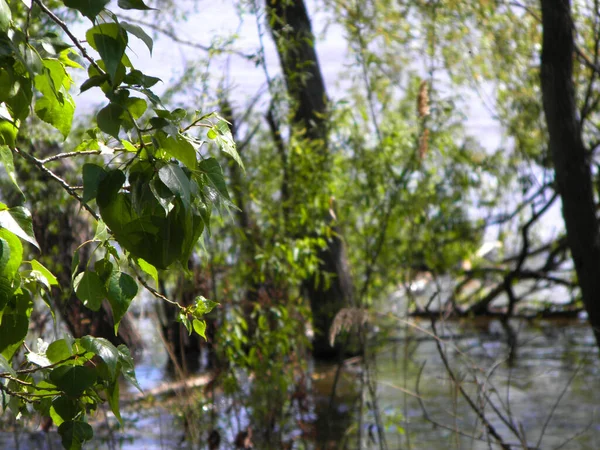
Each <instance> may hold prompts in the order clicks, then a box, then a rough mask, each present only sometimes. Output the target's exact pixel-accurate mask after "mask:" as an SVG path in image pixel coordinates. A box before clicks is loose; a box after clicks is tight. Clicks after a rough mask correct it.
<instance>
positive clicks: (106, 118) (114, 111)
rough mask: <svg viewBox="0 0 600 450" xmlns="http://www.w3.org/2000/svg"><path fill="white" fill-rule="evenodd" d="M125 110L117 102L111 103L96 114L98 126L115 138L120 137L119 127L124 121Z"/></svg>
mask: <svg viewBox="0 0 600 450" xmlns="http://www.w3.org/2000/svg"><path fill="white" fill-rule="evenodd" d="M124 111H125V110H124V109H123V107H122V106H120V105H117V104H116V103H109V104H108V105H107V106H105V107H104V108H102V109H101V110H100V111H99V112H98V114H97V115H96V121H97V122H98V128H100V129H101V130H102V131H103V132H105V133H106V134H109V135H111V136H112V137H114V138H115V139H119V129H120V128H121V125H122V123H123V119H122V118H121V115H122V114H123V112H124Z"/></svg>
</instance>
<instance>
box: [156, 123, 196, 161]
mask: <svg viewBox="0 0 600 450" xmlns="http://www.w3.org/2000/svg"><path fill="white" fill-rule="evenodd" d="M155 137H156V140H157V141H158V143H159V145H160V147H161V148H162V149H163V150H164V151H166V152H167V153H168V154H169V155H171V156H172V157H173V158H177V159H178V160H180V161H181V162H183V164H185V165H186V167H187V168H189V169H190V170H194V169H195V168H196V163H197V160H196V149H195V148H194V146H193V145H192V144H191V143H190V142H189V141H188V140H187V139H186V138H185V137H184V136H182V135H181V134H176V135H175V136H169V135H167V133H165V132H164V131H158V132H157V133H156V134H155Z"/></svg>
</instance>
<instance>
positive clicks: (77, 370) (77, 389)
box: [49, 366, 97, 397]
mask: <svg viewBox="0 0 600 450" xmlns="http://www.w3.org/2000/svg"><path fill="white" fill-rule="evenodd" d="M49 378H50V381H51V382H52V383H54V384H55V385H56V386H57V387H58V388H59V389H60V390H61V391H63V392H64V393H65V394H67V395H68V396H69V397H80V396H81V395H82V394H83V393H84V392H85V390H86V389H89V388H90V387H92V386H93V385H94V384H95V383H96V379H97V374H96V369H94V368H92V367H88V366H59V367H57V368H55V369H53V370H52V372H50V375H49Z"/></svg>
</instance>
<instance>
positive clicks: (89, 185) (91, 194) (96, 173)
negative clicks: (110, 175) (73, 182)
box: [83, 164, 107, 202]
mask: <svg viewBox="0 0 600 450" xmlns="http://www.w3.org/2000/svg"><path fill="white" fill-rule="evenodd" d="M106 174H107V172H106V170H104V169H103V168H102V167H100V166H98V165H96V164H84V165H83V201H84V202H89V201H90V200H92V199H94V198H96V196H97V195H98V186H99V185H100V182H101V181H102V180H103V179H104V178H105V177H106Z"/></svg>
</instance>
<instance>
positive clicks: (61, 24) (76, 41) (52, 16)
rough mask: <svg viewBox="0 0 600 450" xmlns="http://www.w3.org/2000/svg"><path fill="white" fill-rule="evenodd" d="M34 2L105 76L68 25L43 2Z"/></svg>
mask: <svg viewBox="0 0 600 450" xmlns="http://www.w3.org/2000/svg"><path fill="white" fill-rule="evenodd" d="M33 2H34V3H35V4H36V5H38V6H39V7H40V9H41V10H42V11H44V13H45V14H46V15H47V16H48V17H50V19H52V21H53V22H54V23H56V24H57V25H58V26H59V27H61V28H62V29H63V31H64V32H65V33H66V34H67V36H69V39H71V42H73V44H75V47H77V48H78V49H79V51H80V52H81V54H82V55H83V57H84V58H85V59H87V60H88V61H89V62H90V64H91V65H92V66H93V67H94V69H96V70H97V71H98V73H100V74H103V73H104V70H102V69H101V68H100V66H99V65H98V64H96V61H94V58H92V57H91V56H90V55H89V53H88V52H87V50H86V49H85V47H84V46H83V45H81V42H80V41H79V39H77V37H75V35H74V34H73V33H71V30H69V27H68V26H67V24H66V23H64V22H63V21H62V20H60V18H59V17H58V16H56V15H55V14H54V13H53V12H52V11H50V10H49V9H48V8H47V7H46V5H44V4H43V3H42V2H41V0H33Z"/></svg>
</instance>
